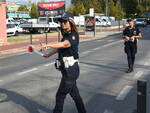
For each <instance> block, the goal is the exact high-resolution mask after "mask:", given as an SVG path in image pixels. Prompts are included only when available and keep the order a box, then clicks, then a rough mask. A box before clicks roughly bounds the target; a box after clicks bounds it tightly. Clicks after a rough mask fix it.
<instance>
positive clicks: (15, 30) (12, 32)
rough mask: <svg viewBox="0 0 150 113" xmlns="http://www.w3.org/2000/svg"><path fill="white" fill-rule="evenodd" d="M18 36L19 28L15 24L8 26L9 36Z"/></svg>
mask: <svg viewBox="0 0 150 113" xmlns="http://www.w3.org/2000/svg"><path fill="white" fill-rule="evenodd" d="M16 35H18V28H17V26H16V25H15V24H11V23H10V24H7V36H16Z"/></svg>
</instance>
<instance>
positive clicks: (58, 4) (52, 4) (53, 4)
mask: <svg viewBox="0 0 150 113" xmlns="http://www.w3.org/2000/svg"><path fill="white" fill-rule="evenodd" d="M64 5H65V2H49V3H38V7H41V8H43V9H57V8H60V7H62V6H64Z"/></svg>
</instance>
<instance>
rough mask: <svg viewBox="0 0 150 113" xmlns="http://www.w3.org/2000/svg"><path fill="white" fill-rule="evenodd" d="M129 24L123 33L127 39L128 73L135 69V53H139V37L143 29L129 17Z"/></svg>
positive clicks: (123, 36)
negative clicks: (136, 25)
mask: <svg viewBox="0 0 150 113" xmlns="http://www.w3.org/2000/svg"><path fill="white" fill-rule="evenodd" d="M127 22H128V23H129V26H127V27H126V28H125V29H124V31H123V34H122V38H123V39H125V43H124V44H125V48H124V50H125V53H126V54H127V60H128V67H129V68H128V70H127V73H130V72H132V71H133V66H134V60H135V54H136V53H137V39H139V38H141V37H142V35H141V31H140V29H139V28H137V27H135V23H134V19H132V18H129V19H128V20H127Z"/></svg>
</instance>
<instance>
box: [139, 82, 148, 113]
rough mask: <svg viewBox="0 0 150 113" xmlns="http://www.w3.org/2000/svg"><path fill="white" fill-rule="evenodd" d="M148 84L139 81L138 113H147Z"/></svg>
mask: <svg viewBox="0 0 150 113" xmlns="http://www.w3.org/2000/svg"><path fill="white" fill-rule="evenodd" d="M146 95H147V82H146V81H144V80H138V81H137V113H146Z"/></svg>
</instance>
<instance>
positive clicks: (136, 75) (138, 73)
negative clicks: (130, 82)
mask: <svg viewBox="0 0 150 113" xmlns="http://www.w3.org/2000/svg"><path fill="white" fill-rule="evenodd" d="M142 74H143V71H138V72H137V73H136V74H135V75H134V79H138V78H140V77H141V76H142Z"/></svg>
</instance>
